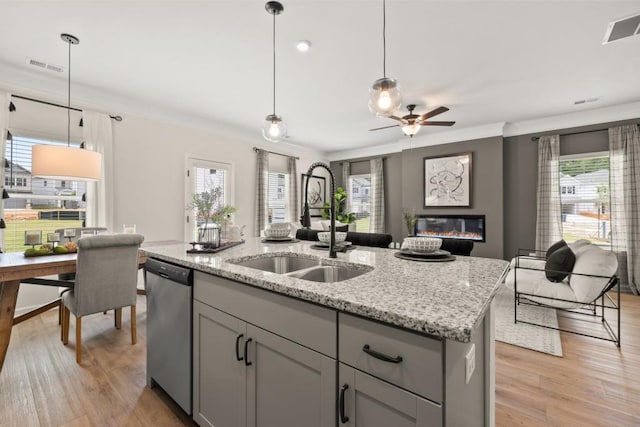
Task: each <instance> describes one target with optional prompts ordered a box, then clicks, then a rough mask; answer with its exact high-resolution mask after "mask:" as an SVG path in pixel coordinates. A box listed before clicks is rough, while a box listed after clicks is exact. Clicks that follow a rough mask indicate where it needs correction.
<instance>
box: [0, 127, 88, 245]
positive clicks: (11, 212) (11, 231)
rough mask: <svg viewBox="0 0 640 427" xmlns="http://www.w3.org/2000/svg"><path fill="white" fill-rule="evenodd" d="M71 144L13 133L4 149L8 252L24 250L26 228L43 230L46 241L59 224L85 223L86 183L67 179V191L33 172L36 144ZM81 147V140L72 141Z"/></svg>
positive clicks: (27, 229) (60, 225)
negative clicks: (33, 150)
mask: <svg viewBox="0 0 640 427" xmlns="http://www.w3.org/2000/svg"><path fill="white" fill-rule="evenodd" d="M41 144H48V145H65V146H66V145H67V142H60V141H52V140H43V139H34V138H26V137H21V136H18V135H10V137H9V140H8V141H7V144H6V150H5V153H4V159H5V162H4V174H5V178H4V183H5V189H6V190H7V192H8V193H9V196H10V198H9V199H6V200H5V201H4V220H5V223H6V225H7V228H6V229H5V233H4V248H5V251H6V252H22V251H24V250H25V249H26V247H25V245H24V235H25V231H41V232H42V243H43V244H44V243H47V234H48V233H52V232H54V231H55V230H56V229H59V228H73V227H82V225H83V222H84V219H85V217H86V204H85V203H84V202H83V201H82V195H83V194H84V193H85V189H86V184H85V183H84V182H80V181H78V182H76V181H66V190H65V192H63V191H61V190H62V188H63V187H62V186H56V185H55V183H56V181H51V180H49V181H47V180H44V179H41V178H34V177H32V175H31V148H32V147H33V146H34V145H41ZM71 145H72V146H74V147H78V146H79V144H74V143H71Z"/></svg>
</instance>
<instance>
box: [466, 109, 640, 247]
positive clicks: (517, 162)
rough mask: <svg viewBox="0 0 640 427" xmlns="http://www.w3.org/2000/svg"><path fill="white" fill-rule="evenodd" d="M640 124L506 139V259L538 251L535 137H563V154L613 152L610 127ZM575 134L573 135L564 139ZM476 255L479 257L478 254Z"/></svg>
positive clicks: (601, 126)
mask: <svg viewBox="0 0 640 427" xmlns="http://www.w3.org/2000/svg"><path fill="white" fill-rule="evenodd" d="M631 123H635V124H637V123H640V119H635V120H625V121H620V122H612V123H602V124H598V125H591V126H583V127H577V128H570V129H560V130H555V131H548V132H544V133H537V134H529V135H518V136H512V137H508V138H505V139H504V218H505V221H504V257H505V258H506V259H509V258H511V257H513V256H514V255H516V253H517V252H518V249H529V248H534V247H535V240H536V186H537V180H538V178H537V177H538V144H536V143H535V142H532V141H531V137H532V136H539V135H543V134H544V135H551V134H556V133H559V134H560V154H561V155H568V154H581V153H593V152H599V151H609V137H608V131H607V129H608V128H609V127H615V126H621V125H625V124H631ZM562 134H572V135H562ZM474 255H475V254H474Z"/></svg>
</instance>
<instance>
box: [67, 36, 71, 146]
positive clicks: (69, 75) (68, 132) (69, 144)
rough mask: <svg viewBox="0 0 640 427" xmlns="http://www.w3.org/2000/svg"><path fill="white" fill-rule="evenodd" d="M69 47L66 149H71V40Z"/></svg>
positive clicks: (68, 42)
mask: <svg viewBox="0 0 640 427" xmlns="http://www.w3.org/2000/svg"><path fill="white" fill-rule="evenodd" d="M67 44H68V45H69V66H68V68H67V69H68V70H69V72H68V73H67V147H71V40H68V41H67Z"/></svg>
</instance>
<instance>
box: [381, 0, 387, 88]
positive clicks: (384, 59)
mask: <svg viewBox="0 0 640 427" xmlns="http://www.w3.org/2000/svg"><path fill="white" fill-rule="evenodd" d="M386 6H387V5H386V0H382V76H383V77H384V78H385V79H386V78H387V7H386Z"/></svg>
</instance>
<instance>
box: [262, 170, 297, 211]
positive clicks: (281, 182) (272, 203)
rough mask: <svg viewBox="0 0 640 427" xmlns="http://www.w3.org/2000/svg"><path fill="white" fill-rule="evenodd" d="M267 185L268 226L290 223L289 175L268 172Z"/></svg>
mask: <svg viewBox="0 0 640 427" xmlns="http://www.w3.org/2000/svg"><path fill="white" fill-rule="evenodd" d="M268 179H269V182H268V184H267V188H268V190H267V209H268V213H269V217H268V219H267V222H268V223H269V224H272V223H276V222H291V221H292V220H293V219H292V218H289V215H288V212H289V174H286V173H280V172H269V174H268Z"/></svg>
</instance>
